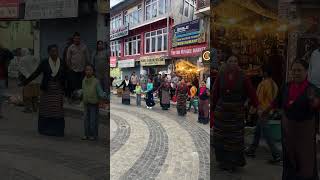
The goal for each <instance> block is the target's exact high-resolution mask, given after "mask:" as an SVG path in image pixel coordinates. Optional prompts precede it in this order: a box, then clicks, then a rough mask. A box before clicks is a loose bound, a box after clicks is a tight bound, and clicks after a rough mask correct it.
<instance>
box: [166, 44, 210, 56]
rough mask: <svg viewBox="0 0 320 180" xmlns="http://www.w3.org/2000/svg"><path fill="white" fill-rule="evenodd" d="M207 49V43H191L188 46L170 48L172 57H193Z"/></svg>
mask: <svg viewBox="0 0 320 180" xmlns="http://www.w3.org/2000/svg"><path fill="white" fill-rule="evenodd" d="M205 49H207V44H200V45H193V46H188V47H179V48H173V49H171V56H172V57H195V56H201V54H202V52H203V51H204V50H205Z"/></svg>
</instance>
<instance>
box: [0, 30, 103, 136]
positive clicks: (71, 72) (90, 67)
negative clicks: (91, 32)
mask: <svg viewBox="0 0 320 180" xmlns="http://www.w3.org/2000/svg"><path fill="white" fill-rule="evenodd" d="M47 52H48V58H46V59H44V60H41V61H40V60H39V59H37V58H35V57H34V56H33V55H32V54H31V52H30V50H29V49H27V48H19V49H17V52H16V53H15V54H16V56H14V55H13V53H12V52H10V51H9V50H7V49H5V48H1V56H0V57H1V68H0V69H1V91H2V92H3V91H4V89H5V88H6V87H8V77H9V75H8V71H9V69H10V70H11V71H10V72H13V73H15V75H13V76H14V77H16V78H17V79H18V86H21V87H23V91H22V95H21V96H22V97H23V98H22V101H23V102H22V103H21V104H22V105H24V106H25V109H24V112H25V113H32V112H38V113H39V117H38V132H39V133H40V134H43V135H48V136H64V129H65V120H64V119H65V118H64V108H63V105H64V103H65V102H68V103H69V104H71V105H75V104H78V105H79V104H80V103H81V105H82V106H83V107H84V116H85V117H84V137H83V138H82V139H83V140H87V139H90V140H97V139H98V118H99V108H101V107H105V104H106V103H107V100H108V93H109V88H108V87H106V86H107V77H108V76H106V75H107V74H106V68H107V64H106V63H105V59H106V57H107V50H106V47H105V45H104V43H103V42H102V41H98V42H97V46H96V51H95V52H94V53H93V54H89V51H88V48H87V46H86V45H85V44H84V43H83V42H81V39H80V34H79V33H77V32H76V33H74V34H73V36H72V38H70V39H68V42H67V45H66V47H65V49H64V52H63V53H60V52H59V47H58V46H57V45H55V44H52V45H49V46H48V48H47ZM14 68H15V70H16V71H12V69H14ZM3 95H4V94H3V93H2V94H1V96H3ZM9 100H11V101H15V102H16V103H18V101H19V99H17V97H11V98H10V99H9ZM79 100H80V101H79ZM3 102H4V99H3V97H2V99H1V103H3ZM1 115H3V114H1Z"/></svg>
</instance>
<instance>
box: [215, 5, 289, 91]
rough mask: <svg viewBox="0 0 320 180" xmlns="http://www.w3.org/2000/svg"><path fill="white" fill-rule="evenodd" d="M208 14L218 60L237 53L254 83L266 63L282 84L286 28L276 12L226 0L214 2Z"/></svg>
mask: <svg viewBox="0 0 320 180" xmlns="http://www.w3.org/2000/svg"><path fill="white" fill-rule="evenodd" d="M248 2H249V1H248ZM211 13H212V16H213V17H214V18H213V22H211V29H212V32H211V36H213V41H212V47H213V48H215V49H217V58H218V61H219V62H221V61H226V60H227V58H228V57H229V56H230V55H236V56H237V57H238V58H239V65H240V66H241V68H242V69H243V70H244V71H245V72H246V73H247V75H248V76H250V77H251V78H252V81H253V83H254V85H255V86H257V85H258V83H259V82H260V80H261V78H262V77H261V75H262V73H261V67H262V66H263V65H268V66H270V67H271V68H272V69H273V78H274V80H275V81H276V82H277V83H278V85H279V86H281V85H282V83H283V82H284V80H285V72H286V66H285V64H286V49H287V29H288V27H287V25H286V24H285V23H284V22H281V21H280V20H279V19H278V16H277V13H276V11H275V10H274V9H272V8H271V9H266V8H265V7H263V6H260V5H259V3H240V2H238V1H234V0H225V1H223V2H220V3H218V4H217V5H215V6H214V7H213V11H211Z"/></svg>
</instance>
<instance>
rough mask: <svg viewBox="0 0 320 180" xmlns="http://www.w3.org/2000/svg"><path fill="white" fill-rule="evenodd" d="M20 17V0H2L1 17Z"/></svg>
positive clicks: (0, 6)
mask: <svg viewBox="0 0 320 180" xmlns="http://www.w3.org/2000/svg"><path fill="white" fill-rule="evenodd" d="M18 17H19V0H0V19H12V18H18Z"/></svg>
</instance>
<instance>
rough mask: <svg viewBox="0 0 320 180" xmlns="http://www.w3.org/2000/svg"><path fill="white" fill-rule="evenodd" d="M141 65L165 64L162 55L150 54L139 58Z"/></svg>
mask: <svg viewBox="0 0 320 180" xmlns="http://www.w3.org/2000/svg"><path fill="white" fill-rule="evenodd" d="M140 65H141V66H161V65H166V61H165V59H164V57H161V56H153V57H152V56H151V57H142V58H140Z"/></svg>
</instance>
